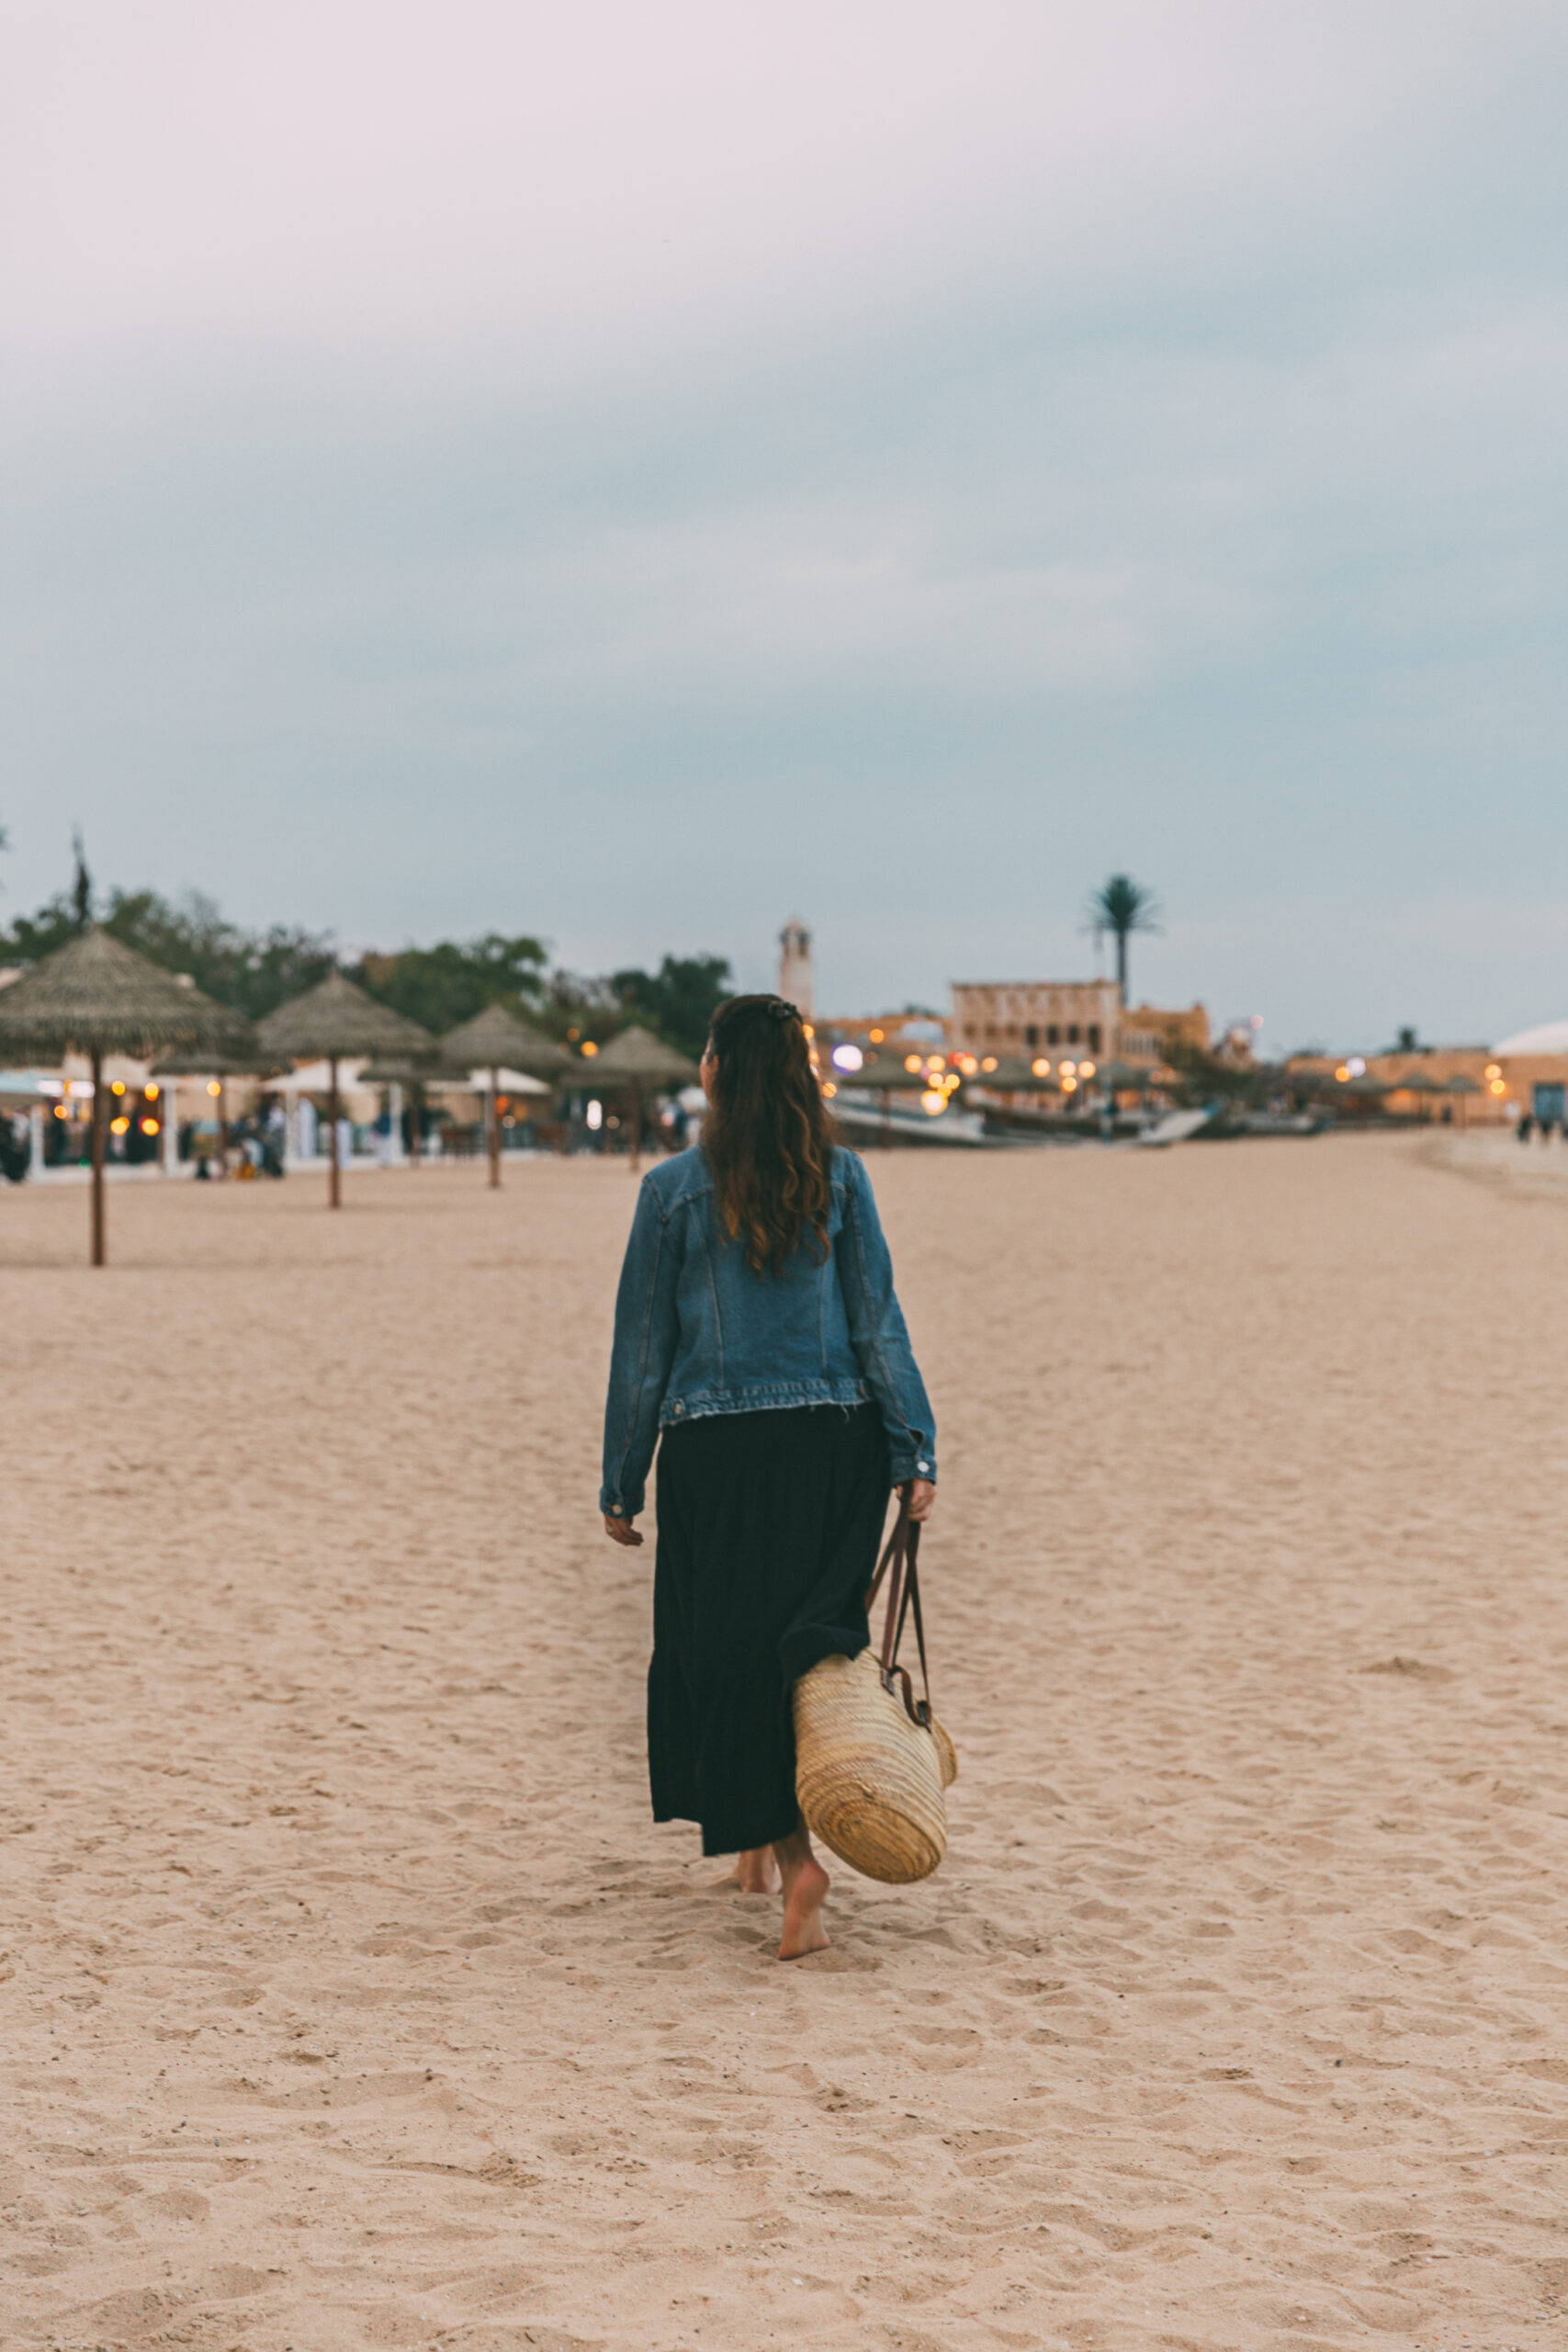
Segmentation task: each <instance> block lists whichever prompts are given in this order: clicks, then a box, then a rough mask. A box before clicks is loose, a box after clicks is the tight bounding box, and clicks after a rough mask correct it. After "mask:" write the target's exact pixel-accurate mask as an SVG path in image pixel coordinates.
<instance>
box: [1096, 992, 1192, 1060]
mask: <svg viewBox="0 0 1568 2352" xmlns="http://www.w3.org/2000/svg"><path fill="white" fill-rule="evenodd" d="M1183 1048H1185V1049H1186V1050H1188V1051H1190V1052H1194V1053H1200V1054H1206V1053H1207V1052H1208V1050H1209V1016H1208V1013H1207V1012H1205V1011H1204V1009H1203V1007H1202V1005H1201V1004H1192V1005H1189V1006H1188V1008H1187V1010H1186V1012H1160V1011H1159V1010H1158V1009H1157V1008H1156V1006H1154V1005H1152V1004H1134V1005H1132V1006H1130V1007H1129V1008H1128V1010H1127V1011H1126V1012H1123V1013H1122V1016H1121V1035H1120V1042H1119V1044H1118V1046H1117V1048H1116V1053H1117V1058H1118V1059H1119V1060H1121V1061H1124V1062H1165V1061H1168V1060H1169V1059H1170V1057H1171V1055H1172V1054H1173V1053H1177V1052H1179V1051H1181V1050H1182V1049H1183Z"/></svg>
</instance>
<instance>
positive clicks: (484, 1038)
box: [441, 1004, 597, 1184]
mask: <svg viewBox="0 0 1568 2352" xmlns="http://www.w3.org/2000/svg"><path fill="white" fill-rule="evenodd" d="M441 1053H442V1057H443V1059H444V1060H445V1061H446V1065H447V1067H448V1069H452V1070H454V1071H460V1072H462V1074H463V1075H464V1076H467V1074H468V1071H469V1070H474V1069H487V1070H489V1072H490V1091H489V1093H488V1094H487V1096H486V1098H485V1134H486V1140H487V1142H488V1144H489V1147H490V1181H491V1183H492V1184H499V1183H500V1182H501V1107H500V1100H499V1098H500V1094H501V1073H502V1070H503V1069H516V1070H521V1071H522V1072H523V1074H524V1076H525V1078H553V1077H554V1076H555V1074H556V1072H557V1071H558V1070H561V1069H566V1068H568V1067H569V1065H570V1061H571V1056H570V1054H569V1053H568V1052H567V1050H566V1048H565V1046H558V1045H557V1044H556V1042H555V1039H554V1038H553V1037H547V1036H545V1035H543V1034H542V1033H541V1032H540V1031H539V1030H537V1029H531V1028H530V1027H529V1025H528V1023H526V1022H525V1021H519V1019H518V1018H517V1015H516V1014H515V1013H514V1012H508V1011H507V1009H506V1007H505V1006H504V1005H503V1004H487V1005H486V1007H485V1009H484V1011H483V1012H476V1013H475V1015H474V1017H473V1019H472V1020H471V1021H464V1022H461V1023H459V1024H458V1026H457V1028H456V1029H449V1030H448V1031H447V1032H446V1035H445V1037H443V1038H442V1040H441ZM595 1067H597V1065H595Z"/></svg>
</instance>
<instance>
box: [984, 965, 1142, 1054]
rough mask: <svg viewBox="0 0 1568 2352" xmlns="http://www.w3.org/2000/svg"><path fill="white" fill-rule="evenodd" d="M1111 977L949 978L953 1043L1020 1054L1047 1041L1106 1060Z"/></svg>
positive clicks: (1114, 1043) (1114, 1002) (1115, 1011)
mask: <svg viewBox="0 0 1568 2352" xmlns="http://www.w3.org/2000/svg"><path fill="white" fill-rule="evenodd" d="M1121 1021H1122V1008H1121V1004H1120V1002H1119V1001H1118V994H1117V988H1116V983H1115V981H1114V980H954V982H953V1035H952V1045H953V1051H954V1052H956V1053H964V1054H976V1055H980V1056H984V1055H986V1054H995V1055H997V1056H998V1057H1000V1056H1001V1055H1003V1054H1011V1055H1021V1056H1023V1057H1025V1058H1027V1057H1029V1056H1030V1055H1032V1054H1037V1053H1044V1052H1047V1051H1048V1050H1049V1049H1050V1048H1051V1047H1052V1046H1066V1048H1068V1050H1069V1051H1070V1050H1071V1049H1072V1048H1073V1047H1074V1046H1078V1047H1081V1048H1082V1050H1083V1051H1084V1052H1085V1053H1087V1054H1092V1055H1101V1056H1103V1057H1105V1058H1106V1059H1107V1060H1111V1059H1112V1058H1114V1057H1115V1056H1116V1055H1117V1054H1118V1052H1119V1051H1120V1046H1119V1042H1118V1041H1119V1037H1120V1033H1121Z"/></svg>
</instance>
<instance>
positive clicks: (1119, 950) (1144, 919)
mask: <svg viewBox="0 0 1568 2352" xmlns="http://www.w3.org/2000/svg"><path fill="white" fill-rule="evenodd" d="M1160 913H1161V909H1160V905H1159V901H1158V900H1157V899H1156V897H1155V894H1154V892H1153V891H1152V890H1145V888H1144V886H1143V884H1142V883H1141V882H1134V879H1133V877H1132V876H1131V875H1130V874H1113V875H1111V878H1110V880H1109V881H1107V882H1102V883H1101V884H1100V888H1099V889H1098V890H1096V891H1094V892H1092V893H1091V894H1090V897H1089V922H1090V925H1091V926H1092V928H1093V929H1094V930H1095V931H1096V932H1105V931H1108V932H1110V933H1111V937H1112V938H1113V939H1114V940H1115V942H1116V985H1117V987H1118V989H1120V990H1121V992H1122V1003H1123V1004H1125V1003H1126V1001H1127V942H1128V940H1129V939H1130V938H1131V937H1132V935H1133V933H1134V932H1135V931H1148V932H1157V931H1158V929H1159V927H1160V926H1159V918H1160Z"/></svg>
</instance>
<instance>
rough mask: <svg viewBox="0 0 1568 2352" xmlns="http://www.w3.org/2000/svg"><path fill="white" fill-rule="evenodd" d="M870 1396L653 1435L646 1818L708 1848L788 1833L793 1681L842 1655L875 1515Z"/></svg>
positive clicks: (860, 1593)
mask: <svg viewBox="0 0 1568 2352" xmlns="http://www.w3.org/2000/svg"><path fill="white" fill-rule="evenodd" d="M887 1498H888V1483H887V1440H886V1434H885V1433H884V1430H883V1427H882V1417H881V1415H880V1413H879V1412H878V1411H877V1409H876V1408H875V1406H874V1405H856V1406H852V1407H849V1408H845V1407H843V1406H841V1405H811V1406H801V1407H792V1408H788V1409H784V1410H780V1411H776V1412H767V1413H716V1414H712V1415H709V1416H705V1417H704V1418H702V1419H697V1420H694V1421H686V1422H683V1423H682V1424H681V1425H680V1426H679V1427H678V1428H675V1429H667V1430H665V1432H664V1435H663V1438H662V1440H661V1441H660V1450H659V1549H658V1552H657V1555H656V1556H655V1563H654V1572H653V1663H652V1665H651V1666H650V1667H649V1674H648V1769H649V1782H650V1785H651V1790H652V1796H653V1817H654V1819H655V1820H656V1821H695V1822H698V1823H700V1824H701V1826H702V1833H703V1851H704V1853H705V1854H733V1853H738V1852H739V1851H740V1850H741V1849H743V1848H745V1847H749V1846H767V1845H771V1844H772V1843H773V1840H774V1838H787V1837H788V1836H789V1834H790V1832H791V1831H792V1830H793V1829H795V1828H796V1827H797V1826H798V1825H799V1815H798V1813H797V1812H796V1809H795V1724H794V1717H793V1709H792V1705H791V1696H790V1694H791V1691H792V1688H793V1686H794V1684H795V1679H796V1678H797V1677H798V1676H800V1675H802V1674H805V1673H806V1672H807V1670H808V1668H811V1667H814V1666H815V1665H816V1664H817V1662H818V1659H819V1658H823V1657H828V1656H829V1654H830V1653H831V1652H833V1651H835V1650H837V1651H840V1652H841V1653H842V1654H843V1656H844V1657H858V1656H859V1654H860V1652H861V1651H862V1650H863V1649H864V1647H865V1645H866V1641H867V1638H868V1634H867V1627H866V1617H865V1589H866V1587H867V1585H868V1584H869V1583H870V1582H871V1578H872V1575H873V1572H874V1569H875V1566H876V1554H877V1546H878V1544H879V1543H880V1541H881V1536H882V1526H883V1521H884V1520H885V1518H886V1512H887Z"/></svg>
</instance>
